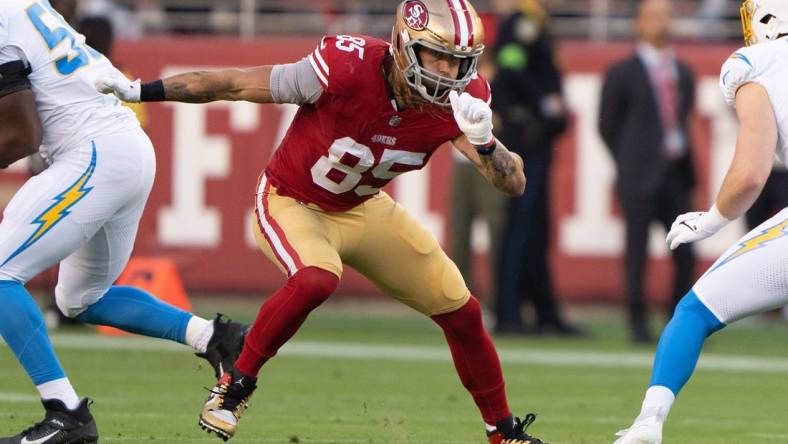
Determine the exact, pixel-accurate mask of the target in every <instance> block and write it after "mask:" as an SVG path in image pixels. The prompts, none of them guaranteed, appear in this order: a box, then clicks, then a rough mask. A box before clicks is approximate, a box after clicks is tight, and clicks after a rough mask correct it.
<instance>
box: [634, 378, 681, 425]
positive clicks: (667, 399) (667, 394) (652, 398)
mask: <svg viewBox="0 0 788 444" xmlns="http://www.w3.org/2000/svg"><path fill="white" fill-rule="evenodd" d="M675 399H676V395H674V394H673V392H672V391H670V389H669V388H667V387H664V386H661V385H654V386H651V387H649V388H648V390H646V397H645V398H644V399H643V406H642V407H641V409H640V415H638V417H637V419H635V422H638V421H639V420H641V419H646V418H650V417H652V416H656V417H657V419H658V420H659V421H660V422H665V419H667V417H668V413H669V412H670V408H671V406H673V401H674V400H675Z"/></svg>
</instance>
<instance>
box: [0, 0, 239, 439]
mask: <svg viewBox="0 0 788 444" xmlns="http://www.w3.org/2000/svg"><path fill="white" fill-rule="evenodd" d="M115 71H116V70H115V68H114V67H113V66H112V64H111V63H110V62H109V61H108V60H107V59H106V58H105V57H104V56H102V55H101V54H99V53H98V52H96V51H94V50H93V49H92V48H90V47H88V46H86V45H85V44H84V38H83V37H82V36H80V35H79V34H77V33H76V32H75V31H74V30H73V29H72V28H71V27H70V26H69V25H68V24H67V23H66V22H65V20H63V18H62V17H61V16H60V15H59V14H58V13H57V12H56V11H55V10H54V9H53V8H52V6H51V5H50V4H49V2H48V0H33V1H25V2H20V1H18V0H0V167H3V168H4V167H6V166H8V165H9V164H10V163H12V162H14V161H16V160H18V159H20V158H22V157H24V156H26V155H28V154H30V153H31V152H32V151H35V150H37V149H38V147H39V144H40V143H42V142H43V145H42V147H41V152H42V154H43V155H44V156H45V157H46V159H47V161H48V162H49V164H50V167H49V168H48V169H46V170H45V171H44V172H42V173H41V174H39V175H38V176H35V177H33V178H31V179H30V180H28V181H27V182H26V183H25V184H24V185H23V186H22V188H21V189H20V190H19V191H18V192H17V193H16V195H15V196H14V197H13V199H12V200H11V202H10V203H9V204H8V206H7V207H6V208H5V211H4V214H3V219H2V223H0V303H2V307H3V308H2V310H0V334H1V335H2V337H3V339H4V340H5V342H6V343H7V344H8V346H9V347H10V349H11V350H12V351H13V352H14V354H15V355H16V357H17V359H18V360H19V362H20V363H21V364H22V366H23V367H24V368H25V370H26V371H27V373H28V375H29V376H30V379H31V380H32V382H33V383H34V384H35V386H36V388H37V389H38V391H39V393H40V396H41V399H42V402H43V404H44V408H45V410H46V417H45V418H44V420H43V421H41V422H39V423H37V424H35V425H34V426H33V427H29V428H27V429H25V430H24V431H23V432H22V433H20V434H18V435H16V436H13V437H9V438H0V444H19V443H33V442H35V443H38V444H47V443H61V444H64V443H94V442H97V440H98V432H97V429H96V424H95V422H94V420H93V418H92V416H91V414H90V411H89V409H88V405H89V403H90V402H89V401H88V399H87V398H85V399H82V400H80V399H79V398H78V397H77V395H76V393H75V391H74V389H73V387H72V386H71V384H70V383H69V380H68V378H66V375H65V372H64V371H63V368H62V367H61V365H60V363H59V362H58V359H57V357H56V356H55V353H54V351H53V349H52V345H51V343H50V341H49V338H48V336H47V331H46V327H45V325H44V322H43V319H42V315H41V312H40V311H39V309H38V307H37V306H36V304H35V302H34V300H33V298H32V297H31V296H30V293H28V292H27V290H26V289H25V287H24V285H25V284H26V283H27V282H28V281H29V280H30V279H31V278H32V277H33V276H35V275H36V274H38V273H39V272H41V271H43V270H45V269H47V268H49V267H51V266H52V265H54V264H57V263H58V262H60V274H59V277H58V283H57V287H56V289H55V297H56V301H57V304H58V307H59V308H60V309H61V310H62V311H63V312H64V313H65V314H66V315H68V316H70V317H74V318H76V319H78V320H80V321H83V322H86V323H90V324H96V325H109V326H113V327H118V328H121V329H123V330H126V331H130V332H133V333H138V334H143V335H147V336H153V337H159V338H164V339H170V340H173V341H178V342H181V343H184V344H188V345H190V346H192V347H193V348H194V349H196V350H197V352H198V353H200V354H202V355H203V357H206V358H207V359H208V360H209V361H210V362H211V364H212V365H213V366H214V368H215V369H216V371H217V373H219V372H221V366H222V361H223V360H225V359H226V360H229V364H228V366H231V365H232V362H234V361H235V357H236V356H237V354H238V353H239V352H240V348H241V342H242V341H243V334H244V330H245V329H244V326H242V325H241V324H237V323H230V322H227V321H225V320H223V319H221V318H217V320H215V321H209V320H206V319H202V318H199V317H197V316H193V315H192V314H191V313H187V312H184V311H183V310H180V309H178V308H175V307H173V306H171V305H168V304H166V303H164V302H162V301H160V300H158V299H156V298H155V297H153V296H152V295H150V294H148V293H146V292H144V291H142V290H139V289H136V288H133V287H118V286H112V283H113V282H114V281H115V280H116V279H117V277H118V275H119V274H120V272H121V271H122V270H123V268H124V267H125V265H126V262H127V261H128V258H129V256H130V254H131V251H132V247H133V245H134V239H135V237H136V233H137V226H138V224H139V220H140V216H141V215H142V211H143V209H144V206H145V201H146V200H147V197H148V194H149V192H150V189H151V186H152V185H153V177H154V173H155V169H156V162H155V158H154V153H153V146H152V145H151V142H150V140H149V139H148V137H147V136H146V135H145V133H144V132H143V131H142V129H141V128H140V125H139V122H138V121H137V119H136V117H135V116H134V114H133V113H132V112H131V111H130V110H129V109H127V108H126V107H123V106H121V103H120V102H119V101H118V100H117V99H116V98H115V97H113V96H107V95H104V94H100V93H98V92H96V90H95V88H94V80H95V78H96V77H97V76H101V75H105V74H106V73H108V72H115ZM225 364H226V362H225Z"/></svg>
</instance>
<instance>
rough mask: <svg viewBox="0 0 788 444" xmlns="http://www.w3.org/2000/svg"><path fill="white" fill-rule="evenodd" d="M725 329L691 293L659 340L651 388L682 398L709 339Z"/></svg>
mask: <svg viewBox="0 0 788 444" xmlns="http://www.w3.org/2000/svg"><path fill="white" fill-rule="evenodd" d="M723 327H725V324H723V323H722V322H720V321H719V319H717V317H716V316H714V314H713V313H712V312H711V311H709V309H708V308H706V306H705V305H703V303H702V302H701V301H700V299H698V296H697V295H696V294H695V292H694V291H690V292H689V293H687V295H686V296H684V297H683V298H682V299H681V302H679V305H678V306H676V311H675V313H674V314H673V319H671V320H670V322H669V323H668V325H667V326H666V327H665V330H664V331H663V332H662V336H661V337H660V338H659V344H658V345H657V354H656V356H655V357H654V370H653V373H652V374H651V383H650V384H649V386H655V385H661V386H664V387H667V388H669V389H670V390H671V391H672V392H673V394H674V395H678V394H679V391H680V390H681V388H682V387H684V384H686V383H687V381H689V378H690V377H691V376H692V372H693V371H694V370H695V365H696V364H697V363H698V358H699V357H700V351H701V349H702V348H703V343H704V342H705V341H706V338H707V337H709V336H711V334H712V333H714V332H716V331H717V330H720V329H721V328H723Z"/></svg>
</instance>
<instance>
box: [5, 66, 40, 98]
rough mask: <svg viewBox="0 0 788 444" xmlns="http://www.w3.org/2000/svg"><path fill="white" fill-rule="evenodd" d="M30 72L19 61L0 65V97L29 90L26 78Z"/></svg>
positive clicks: (28, 80) (29, 86)
mask: <svg viewBox="0 0 788 444" xmlns="http://www.w3.org/2000/svg"><path fill="white" fill-rule="evenodd" d="M31 72H32V71H31V70H30V67H29V66H28V65H26V64H25V62H23V61H21V60H14V61H13V62H8V63H3V64H2V65H0V97H4V96H7V95H9V94H11V93H15V92H17V91H22V90H23V89H30V88H31V85H30V79H28V78H27V76H29V75H30V73H31Z"/></svg>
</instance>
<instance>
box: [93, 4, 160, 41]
mask: <svg viewBox="0 0 788 444" xmlns="http://www.w3.org/2000/svg"><path fill="white" fill-rule="evenodd" d="M134 3H135V7H136V8H138V10H139V8H140V7H141V5H140V3H146V2H134ZM80 15H82V16H84V17H105V18H106V19H107V20H109V22H110V23H111V25H112V29H113V30H114V31H113V34H117V36H118V37H121V38H137V37H140V36H141V35H142V26H141V25H140V23H139V22H138V20H137V17H136V15H135V14H134V13H133V12H132V11H130V10H128V9H126V8H123V7H121V6H118V5H117V4H116V3H115V2H114V1H113V0H86V1H84V0H83V1H82V2H81V3H80ZM97 49H98V48H97Z"/></svg>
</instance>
